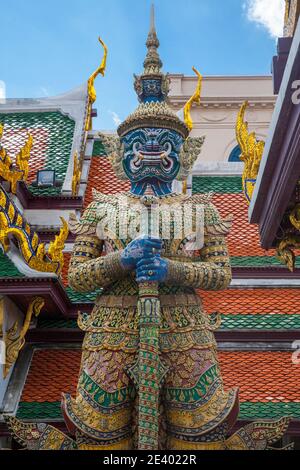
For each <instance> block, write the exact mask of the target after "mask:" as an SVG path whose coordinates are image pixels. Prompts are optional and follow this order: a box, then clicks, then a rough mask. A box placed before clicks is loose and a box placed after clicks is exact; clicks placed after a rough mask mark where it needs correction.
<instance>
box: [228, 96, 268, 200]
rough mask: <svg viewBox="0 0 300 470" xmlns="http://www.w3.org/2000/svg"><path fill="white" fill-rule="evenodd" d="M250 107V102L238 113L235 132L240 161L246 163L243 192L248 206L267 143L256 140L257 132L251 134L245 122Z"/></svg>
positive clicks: (244, 104) (243, 105)
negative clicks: (239, 150)
mask: <svg viewBox="0 0 300 470" xmlns="http://www.w3.org/2000/svg"><path fill="white" fill-rule="evenodd" d="M248 105H249V102H248V101H245V102H244V103H243V104H242V106H241V109H240V111H239V113H238V117H237V122H236V128H235V131H236V139H237V142H238V144H239V146H240V148H241V156H240V159H241V161H242V162H244V172H243V176H242V183H243V191H244V194H245V197H246V199H247V202H248V204H250V201H251V198H252V195H253V191H254V187H255V183H256V178H257V175H258V171H259V167H260V163H261V159H262V156H263V153H264V147H265V143H264V141H262V140H257V139H256V134H255V132H249V129H248V122H247V121H246V120H245V113H246V109H247V107H248Z"/></svg>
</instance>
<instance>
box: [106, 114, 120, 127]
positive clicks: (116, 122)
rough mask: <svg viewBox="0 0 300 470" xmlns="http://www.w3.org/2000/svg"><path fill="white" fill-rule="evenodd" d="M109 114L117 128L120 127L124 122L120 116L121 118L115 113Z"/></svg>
mask: <svg viewBox="0 0 300 470" xmlns="http://www.w3.org/2000/svg"><path fill="white" fill-rule="evenodd" d="M108 112H109V114H110V115H111V117H112V120H113V121H114V124H115V126H119V125H120V124H121V122H122V119H121V118H120V116H119V115H118V114H117V113H115V111H108Z"/></svg>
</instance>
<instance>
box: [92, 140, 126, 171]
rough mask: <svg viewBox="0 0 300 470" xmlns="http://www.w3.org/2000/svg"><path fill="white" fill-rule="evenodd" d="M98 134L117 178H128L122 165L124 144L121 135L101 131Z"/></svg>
mask: <svg viewBox="0 0 300 470" xmlns="http://www.w3.org/2000/svg"><path fill="white" fill-rule="evenodd" d="M98 136H99V137H100V139H101V142H102V144H103V146H104V148H105V151H106V154H107V156H108V158H109V161H110V163H111V164H112V167H113V169H114V172H115V174H116V176H117V178H118V179H120V180H127V176H126V174H125V172H124V170H123V165H122V158H123V153H124V144H122V142H121V140H120V139H119V137H118V136H115V135H105V134H102V133H101V132H99V133H98Z"/></svg>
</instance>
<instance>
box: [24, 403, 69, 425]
mask: <svg viewBox="0 0 300 470" xmlns="http://www.w3.org/2000/svg"><path fill="white" fill-rule="evenodd" d="M17 418H19V419H29V420H32V421H33V420H35V419H38V420H43V419H45V420H47V419H58V420H60V419H62V412H61V402H60V401H55V402H47V401H44V402H25V401H21V402H20V403H19V408H18V411H17Z"/></svg>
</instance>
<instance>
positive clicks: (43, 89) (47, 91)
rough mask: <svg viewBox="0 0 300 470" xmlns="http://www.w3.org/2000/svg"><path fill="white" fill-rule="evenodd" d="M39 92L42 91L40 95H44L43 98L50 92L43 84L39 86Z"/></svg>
mask: <svg viewBox="0 0 300 470" xmlns="http://www.w3.org/2000/svg"><path fill="white" fill-rule="evenodd" d="M40 93H42V97H45V98H48V96H50V92H49V90H48V88H46V87H45V86H41V87H40Z"/></svg>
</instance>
